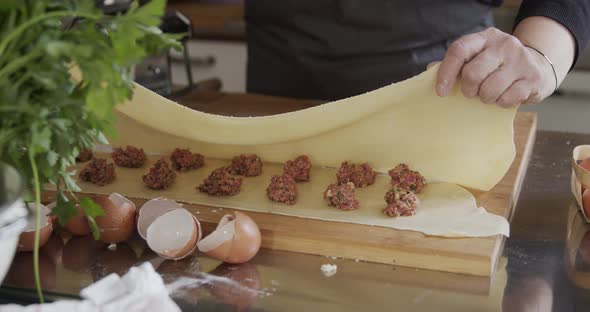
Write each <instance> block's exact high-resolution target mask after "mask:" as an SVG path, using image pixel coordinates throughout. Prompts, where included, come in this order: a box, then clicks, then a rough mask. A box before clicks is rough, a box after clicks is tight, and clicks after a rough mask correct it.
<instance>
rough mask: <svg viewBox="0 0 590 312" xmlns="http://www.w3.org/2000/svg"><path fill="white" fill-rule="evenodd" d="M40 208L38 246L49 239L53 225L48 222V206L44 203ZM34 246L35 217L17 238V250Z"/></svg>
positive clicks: (31, 248) (24, 249) (31, 249)
mask: <svg viewBox="0 0 590 312" xmlns="http://www.w3.org/2000/svg"><path fill="white" fill-rule="evenodd" d="M33 205H34V204H33ZM39 207H40V208H41V227H40V229H39V248H41V247H43V245H45V243H47V241H48V240H49V237H50V236H51V233H53V225H52V224H51V222H49V221H50V220H49V218H48V215H49V213H50V212H51V211H50V210H49V208H47V207H46V206H44V205H40V206H39ZM34 246H35V219H34V218H33V219H32V220H31V222H30V223H29V224H28V225H27V227H26V228H25V229H24V231H23V232H22V233H21V234H20V236H19V239H18V247H17V250H18V251H33V249H34Z"/></svg>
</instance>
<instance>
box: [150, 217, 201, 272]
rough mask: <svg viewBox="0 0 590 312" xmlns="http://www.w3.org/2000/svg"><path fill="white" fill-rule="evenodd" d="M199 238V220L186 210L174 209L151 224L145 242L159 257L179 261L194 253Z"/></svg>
mask: <svg viewBox="0 0 590 312" xmlns="http://www.w3.org/2000/svg"><path fill="white" fill-rule="evenodd" d="M201 236H202V233H201V224H200V223H199V220H197V218H196V217H195V216H193V215H192V214H191V213H190V212H188V211H187V210H186V209H174V210H171V211H168V212H166V213H164V214H162V215H161V216H159V217H157V218H156V219H155V220H154V221H153V222H152V224H151V225H150V226H149V227H148V228H147V235H146V237H147V238H146V241H147V244H148V246H149V247H150V249H151V250H153V251H154V252H155V253H157V254H158V255H159V256H160V257H162V258H164V259H171V260H180V259H183V258H185V257H187V256H189V255H190V254H192V253H193V252H194V251H195V249H196V247H197V243H198V242H199V240H200V239H201Z"/></svg>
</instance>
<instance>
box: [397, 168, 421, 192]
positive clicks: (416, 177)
mask: <svg viewBox="0 0 590 312" xmlns="http://www.w3.org/2000/svg"><path fill="white" fill-rule="evenodd" d="M388 173H389V176H390V177H391V185H392V186H393V187H394V188H396V187H399V188H403V189H406V190H410V191H412V192H414V193H416V194H418V193H420V192H421V191H422V190H423V189H424V187H425V186H426V179H424V177H423V176H422V175H421V174H420V172H418V171H412V170H410V168H409V167H408V165H406V164H399V165H397V166H396V167H395V168H393V169H391V170H389V171H388Z"/></svg>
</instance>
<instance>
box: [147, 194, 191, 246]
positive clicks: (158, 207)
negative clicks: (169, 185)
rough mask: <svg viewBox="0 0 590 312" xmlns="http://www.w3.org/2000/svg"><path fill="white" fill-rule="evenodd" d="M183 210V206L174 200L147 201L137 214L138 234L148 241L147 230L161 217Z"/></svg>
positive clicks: (155, 199)
mask: <svg viewBox="0 0 590 312" xmlns="http://www.w3.org/2000/svg"><path fill="white" fill-rule="evenodd" d="M175 209H182V205H180V204H179V203H177V202H176V201H174V200H171V199H166V198H163V197H158V198H154V199H151V200H149V201H147V202H146V203H145V204H144V205H143V206H142V207H141V209H139V212H138V213H137V233H139V236H141V237H142V238H143V239H145V240H147V229H148V227H149V226H150V225H151V224H152V223H153V222H154V220H156V219H157V218H158V217H159V216H161V215H163V214H165V213H167V212H169V211H172V210H175Z"/></svg>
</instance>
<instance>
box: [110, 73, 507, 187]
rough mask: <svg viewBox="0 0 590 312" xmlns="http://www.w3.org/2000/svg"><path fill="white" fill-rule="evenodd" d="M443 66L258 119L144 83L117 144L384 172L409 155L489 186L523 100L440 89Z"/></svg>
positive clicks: (121, 114)
mask: <svg viewBox="0 0 590 312" xmlns="http://www.w3.org/2000/svg"><path fill="white" fill-rule="evenodd" d="M437 69H438V67H437V66H435V67H432V68H431V69H429V70H428V71H426V72H424V73H422V74H421V75H418V76H416V77H413V78H411V79H408V80H405V81H403V82H400V83H397V84H392V85H389V86H387V87H383V88H380V89H378V90H375V91H371V92H368V93H365V94H362V95H358V96H355V97H351V98H347V99H343V100H339V101H334V102H330V103H327V104H323V105H320V106H317V107H312V108H308V109H304V110H299V111H295V112H290V113H285V114H279V115H273V116H264V117H251V118H248V117H226V116H219V115H211V114H207V113H203V112H199V111H195V110H191V109H189V108H186V107H184V106H181V105H179V104H177V103H174V102H172V101H170V100H168V99H165V98H163V97H161V96H159V95H157V94H155V93H153V92H151V91H149V90H147V89H145V88H143V87H141V86H139V85H136V88H135V94H134V97H133V99H132V100H131V101H128V102H127V103H125V104H123V105H120V106H118V107H117V110H118V118H119V122H118V124H117V129H118V133H119V135H118V137H117V139H116V140H112V143H113V144H114V145H126V144H130V145H134V146H141V147H143V148H144V149H146V151H149V152H155V153H163V154H167V153H170V152H171V151H172V150H173V149H174V148H175V147H188V148H191V150H193V151H197V152H200V153H202V154H204V155H205V156H208V157H212V158H219V159H229V158H231V157H233V156H235V155H237V154H240V153H256V154H258V155H259V156H260V157H261V158H262V159H263V160H264V161H267V162H276V163H283V162H285V161H286V160H288V159H292V158H294V157H295V156H297V155H299V154H307V155H309V156H310V158H311V159H312V160H313V163H314V165H316V166H326V167H333V168H336V167H338V166H339V165H340V163H341V162H342V161H343V160H349V161H352V162H365V161H366V162H369V163H370V164H371V165H372V166H373V167H374V168H375V169H376V170H377V171H379V172H386V171H387V170H388V169H390V168H392V167H394V166H395V165H397V164H398V163H407V164H409V165H410V166H411V167H412V168H414V169H416V170H419V171H420V172H421V173H422V174H423V175H424V176H426V178H427V179H428V180H430V181H443V182H449V183H456V184H460V185H463V186H466V187H470V188H475V189H481V190H489V189H491V188H492V187H493V186H494V185H495V184H497V183H498V182H499V181H500V179H501V178H502V177H503V176H504V174H505V173H506V172H507V171H508V169H509V167H510V165H511V163H512V161H513V159H514V156H515V153H516V152H515V147H514V142H513V120H514V116H515V113H516V108H510V109H504V108H500V107H498V106H496V105H486V104H483V103H481V102H480V101H479V100H478V99H468V98H465V97H463V96H462V95H461V94H460V91H459V90H458V86H456V88H455V90H454V92H453V94H452V95H451V96H449V97H444V98H441V97H438V96H437V95H436V94H435V93H434V87H433V86H434V81H435V77H436V71H437Z"/></svg>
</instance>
